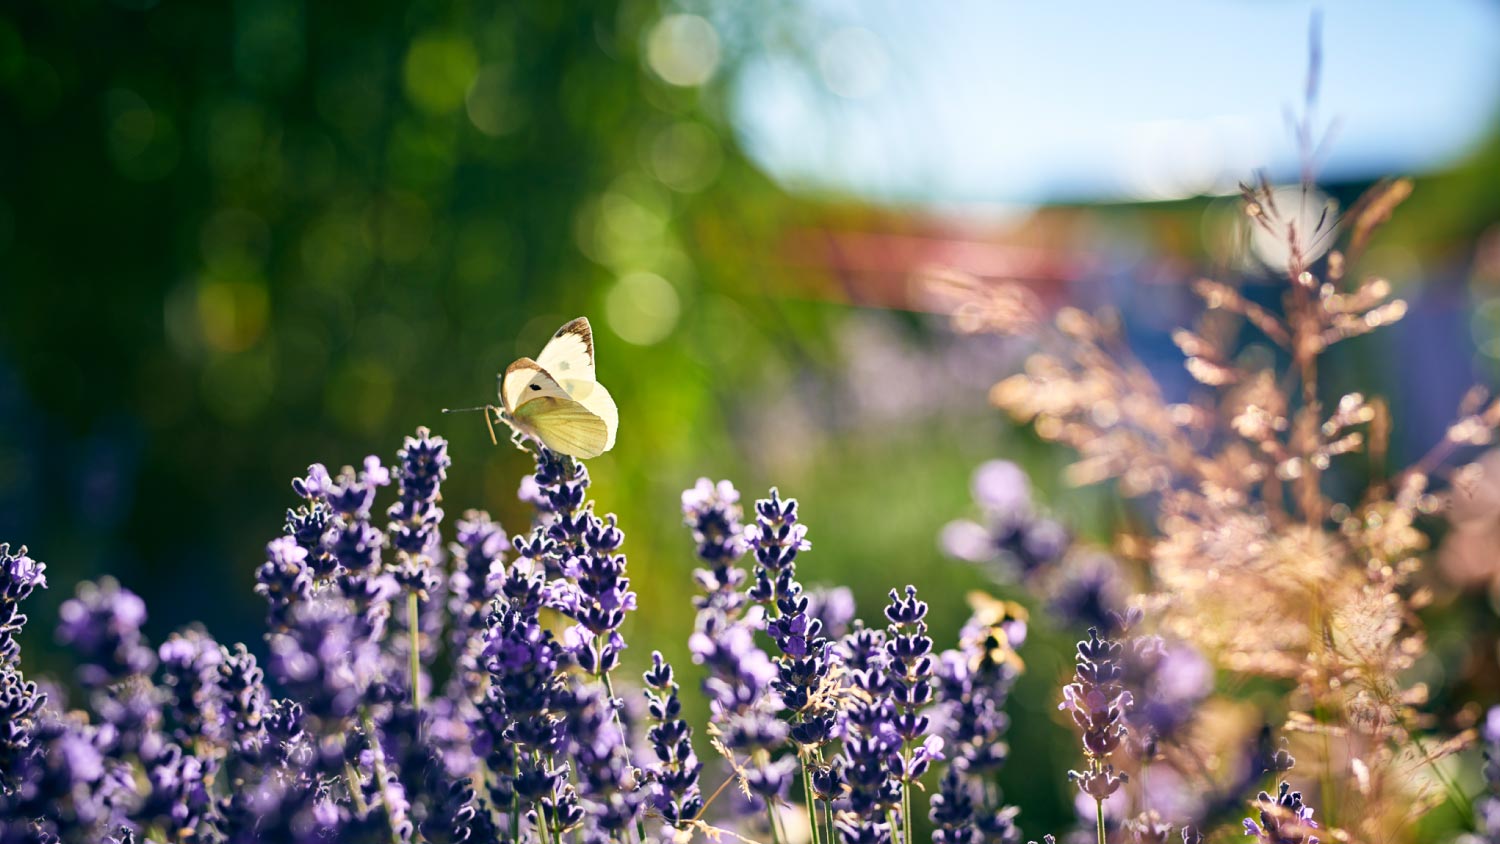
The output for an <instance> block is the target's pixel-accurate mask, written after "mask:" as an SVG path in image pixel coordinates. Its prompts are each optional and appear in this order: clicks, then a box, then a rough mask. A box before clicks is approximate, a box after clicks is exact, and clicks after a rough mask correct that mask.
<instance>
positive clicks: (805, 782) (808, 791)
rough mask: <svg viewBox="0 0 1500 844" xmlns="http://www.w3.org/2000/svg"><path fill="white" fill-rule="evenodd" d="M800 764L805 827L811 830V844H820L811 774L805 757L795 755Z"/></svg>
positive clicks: (816, 807)
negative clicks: (805, 812)
mask: <svg viewBox="0 0 1500 844" xmlns="http://www.w3.org/2000/svg"><path fill="white" fill-rule="evenodd" d="M797 756H798V758H799V759H800V760H801V762H802V799H803V801H804V802H805V803H806V808H807V826H808V828H809V829H811V830H812V844H820V842H821V837H820V836H819V835H818V805H817V801H815V800H814V799H813V789H812V772H810V771H809V770H808V769H807V757H805V756H803V755H802V754H800V753H799V754H797Z"/></svg>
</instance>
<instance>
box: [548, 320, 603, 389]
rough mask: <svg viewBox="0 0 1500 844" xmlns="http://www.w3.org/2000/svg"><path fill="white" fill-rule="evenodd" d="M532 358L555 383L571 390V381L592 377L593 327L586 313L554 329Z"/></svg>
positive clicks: (590, 379)
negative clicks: (553, 332) (534, 358)
mask: <svg viewBox="0 0 1500 844" xmlns="http://www.w3.org/2000/svg"><path fill="white" fill-rule="evenodd" d="M536 362H537V364H538V365H540V366H541V368H542V369H545V370H547V372H549V373H550V374H551V375H552V377H553V378H556V379H557V381H558V383H560V384H562V385H563V386H565V387H567V388H568V389H569V390H572V388H573V384H572V383H570V382H573V381H584V382H593V381H594V330H593V329H592V328H590V327H589V321H588V318H587V317H579V318H578V319H575V320H573V321H572V322H570V323H568V324H567V325H564V326H563V327H562V328H559V329H557V333H555V334H553V335H552V339H551V340H548V341H547V346H546V348H544V349H542V353H541V354H539V355H537V356H536Z"/></svg>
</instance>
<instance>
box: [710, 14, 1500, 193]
mask: <svg viewBox="0 0 1500 844" xmlns="http://www.w3.org/2000/svg"><path fill="white" fill-rule="evenodd" d="M809 8H810V10H811V11H808V12H806V13H805V14H806V20H805V22H804V23H802V24H801V25H800V26H799V28H798V31H797V37H798V40H799V41H800V42H801V46H800V47H799V48H797V49H794V50H790V51H787V52H784V53H780V52H777V51H776V50H775V49H774V48H772V47H770V46H766V45H767V44H769V43H771V39H770V38H766V39H765V43H764V44H757V45H755V46H752V47H750V52H751V54H752V57H751V59H750V61H749V62H748V64H747V66H746V68H745V69H744V72H743V73H742V74H741V75H740V76H739V77H738V81H737V88H736V91H735V94H736V96H735V123H736V126H737V127H738V131H739V133H740V136H741V140H742V142H743V143H744V144H745V145H746V146H747V148H748V149H749V150H750V152H751V154H752V156H753V157H754V158H755V159H756V160H757V161H758V162H759V163H760V164H761V166H762V167H764V168H765V169H766V170H767V171H768V172H770V173H771V174H772V175H773V176H775V177H776V178H777V179H778V180H780V181H782V182H783V183H785V184H787V185H788V186H789V187H792V188H800V189H810V190H817V191H827V192H835V193H846V194H852V195H855V196H859V197H863V198H865V199H869V200H873V201H877V202H892V203H918V204H927V205H937V206H942V205H987V204H988V205H996V206H1004V205H1007V204H1016V205H1026V204H1032V203H1038V202H1046V201H1078V200H1084V201H1087V200H1141V199H1168V198H1175V197H1180V196H1184V195H1191V194H1196V193H1216V192H1225V191H1228V190H1231V189H1232V188H1233V185H1234V184H1235V182H1236V181H1238V180H1241V179H1244V178H1247V177H1248V176H1249V175H1250V174H1251V173H1252V172H1253V171H1254V170H1255V169H1256V168H1260V167H1269V168H1270V169H1271V171H1272V173H1273V175H1279V176H1281V177H1285V178H1294V177H1295V173H1296V166H1297V165H1296V162H1297V153H1296V146H1295V144H1294V142H1293V140H1292V138H1291V135H1290V132H1289V130H1288V128H1287V124H1286V120H1285V117H1284V115H1285V112H1286V109H1287V108H1288V107H1289V106H1296V105H1298V104H1300V101H1301V98H1302V91H1303V88H1304V80H1305V77H1306V68H1307V41H1308V39H1307V32H1308V22H1309V19H1310V17H1311V15H1312V12H1313V10H1314V9H1315V8H1317V9H1320V10H1321V14H1322V32H1323V38H1322V42H1323V72H1322V86H1321V94H1320V98H1319V107H1318V112H1317V114H1318V117H1319V118H1320V121H1321V123H1322V124H1326V123H1327V122H1328V121H1329V120H1331V119H1336V120H1337V123H1338V126H1337V131H1336V133H1335V134H1334V136H1333V137H1332V140H1331V146H1330V147H1329V150H1330V152H1329V155H1328V157H1327V159H1326V161H1325V165H1324V167H1323V172H1324V173H1325V174H1326V175H1327V176H1328V177H1331V178H1354V177H1368V176H1374V175H1379V174H1385V173H1420V172H1424V171H1429V170H1433V169H1438V168H1441V167H1443V166H1445V165H1447V164H1450V163H1451V162H1453V161H1454V160H1455V159H1456V158H1458V157H1459V156H1461V155H1462V154H1463V153H1464V152H1465V151H1467V150H1468V149H1471V148H1472V147H1473V146H1474V145H1475V144H1476V143H1478V142H1479V141H1481V140H1482V139H1483V138H1484V137H1485V136H1486V135H1487V134H1488V133H1489V132H1491V131H1494V130H1495V129H1496V127H1497V125H1500V121H1497V106H1500V2H1495V1H1494V0H1427V2H1407V3H1399V2H1373V1H1372V0H1365V2H1357V1H1356V0H1349V2H1322V3H1317V4H1312V3H1305V2H1274V0H1262V1H1261V2H1227V0H1195V1H1194V2H1186V1H1184V2H1132V3H1047V2H1022V0H940V2H914V0H869V1H867V2H857V3H856V2H839V0H814V2H813V3H812V5H811V6H810V7H809ZM793 54H795V55H793Z"/></svg>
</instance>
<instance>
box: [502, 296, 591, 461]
mask: <svg viewBox="0 0 1500 844" xmlns="http://www.w3.org/2000/svg"><path fill="white" fill-rule="evenodd" d="M500 404H501V407H502V408H503V412H502V413H501V414H500V419H501V420H502V421H504V422H506V423H508V424H509V425H510V426H511V427H512V428H514V429H516V430H517V431H519V432H521V433H523V434H526V435H529V436H531V437H534V438H535V439H538V440H540V441H541V442H542V444H543V445H545V446H546V447H548V448H550V449H552V450H553V451H557V452H561V453H563V454H567V455H571V456H573V457H580V458H589V457H598V456H599V455H601V454H603V453H604V452H606V451H609V450H610V449H611V448H614V446H615V431H616V430H617V429H618V428H619V427H620V412H619V410H618V409H617V408H616V407H615V400H614V398H612V397H611V396H610V394H609V391H608V390H606V389H604V385H603V384H600V383H599V382H598V381H597V380H595V376H594V332H593V329H591V328H590V327H589V321H588V319H587V318H585V317H579V318H578V319H575V320H573V321H572V322H570V323H568V324H567V325H564V326H563V327H562V328H559V329H558V330H557V332H556V333H555V334H553V335H552V339H551V340H548V341H547V345H546V347H544V348H543V349H542V353H541V354H539V355H537V357H536V360H532V359H531V358H521V359H520V360H518V361H516V362H515V363H513V364H511V365H510V366H508V367H506V368H505V372H504V374H502V375H501V376H500Z"/></svg>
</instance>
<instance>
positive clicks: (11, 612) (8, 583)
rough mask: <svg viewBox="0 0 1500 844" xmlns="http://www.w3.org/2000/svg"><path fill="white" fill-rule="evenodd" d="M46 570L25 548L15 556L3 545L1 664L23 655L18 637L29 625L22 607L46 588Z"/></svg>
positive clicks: (0, 559)
mask: <svg viewBox="0 0 1500 844" xmlns="http://www.w3.org/2000/svg"><path fill="white" fill-rule="evenodd" d="M46 570H47V567H46V566H45V565H43V564H42V563H39V562H37V561H36V560H33V559H31V558H30V557H28V556H26V546H24V545H23V546H21V547H20V548H18V549H16V552H15V553H14V554H12V553H11V550H10V545H8V544H0V664H4V663H9V662H13V661H14V660H15V659H16V657H17V656H18V655H19V654H20V652H21V646H20V645H19V644H18V643H17V642H16V639H15V637H16V634H17V633H19V632H21V628H22V627H25V626H26V616H25V615H23V614H22V613H21V611H20V604H21V602H22V601H24V600H26V599H27V598H29V597H31V593H32V592H33V591H35V590H36V588H37V587H41V588H43V589H46V588H47V578H46V576H45V575H44V574H43V573H44V572H45V571H46Z"/></svg>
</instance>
